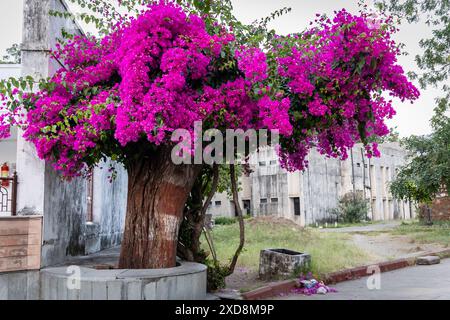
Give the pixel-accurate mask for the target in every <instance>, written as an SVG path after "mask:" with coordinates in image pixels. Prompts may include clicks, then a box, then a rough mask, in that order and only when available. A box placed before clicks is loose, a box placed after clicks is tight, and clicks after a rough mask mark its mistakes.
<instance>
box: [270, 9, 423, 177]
mask: <svg viewBox="0 0 450 320" xmlns="http://www.w3.org/2000/svg"><path fill="white" fill-rule="evenodd" d="M316 22H317V24H318V26H317V27H315V28H312V29H311V30H309V31H308V32H306V33H305V34H303V35H302V36H300V37H298V36H292V37H291V38H288V40H287V41H286V40H285V39H283V41H279V42H278V43H277V44H276V46H275V49H274V50H275V51H276V52H278V53H279V55H280V57H279V59H278V60H279V73H280V75H281V77H283V78H284V81H285V83H286V85H287V86H288V87H289V89H290V90H291V93H292V94H293V95H294V97H295V99H296V100H298V101H301V102H300V103H298V104H297V105H295V106H292V108H291V110H290V111H291V114H294V115H295V120H294V124H293V125H294V127H296V130H298V131H299V132H300V133H301V134H299V135H296V136H295V137H292V138H291V139H289V140H286V141H285V144H284V145H283V147H284V148H282V150H281V158H282V164H283V166H284V167H286V168H287V169H291V170H296V169H303V168H304V167H305V166H306V165H307V162H306V156H307V154H308V152H309V150H310V148H311V147H313V146H315V147H317V148H318V150H319V151H320V152H321V153H322V154H324V155H328V156H331V157H341V158H343V159H345V158H347V150H348V149H349V148H351V147H353V145H354V144H355V142H358V141H364V140H366V141H370V140H371V139H372V140H373V138H374V137H378V136H384V135H387V134H388V133H389V129H388V127H387V125H386V123H385V120H386V119H390V118H392V117H393V116H394V115H395V110H394V109H393V107H392V101H386V99H385V98H384V97H383V96H382V93H383V92H385V91H388V92H389V94H390V96H392V97H397V98H399V99H401V100H402V101H403V100H405V99H408V100H411V101H412V100H415V99H417V98H418V96H419V91H418V90H417V89H416V88H415V87H414V86H413V84H412V83H411V82H409V81H408V79H407V78H406V76H405V74H404V71H403V69H402V68H401V67H400V66H399V65H398V64H397V56H398V54H399V53H400V52H399V49H398V47H397V46H396V44H395V43H394V41H393V40H392V39H391V34H392V33H393V32H395V31H396V30H395V29H394V28H393V27H389V25H390V24H389V22H390V21H389V19H387V20H385V21H381V22H378V23H374V22H373V18H371V17H368V16H366V15H361V16H354V15H351V14H350V13H348V12H346V11H345V10H342V11H340V12H338V13H337V14H336V16H335V17H334V19H333V20H330V19H327V18H325V17H323V18H318V19H317V20H316ZM292 43H293V44H292ZM286 47H289V49H290V50H286ZM284 52H288V53H287V54H286V53H284ZM366 150H367V154H368V155H369V156H378V155H379V152H378V150H377V144H376V143H372V144H368V145H367V147H366Z"/></svg>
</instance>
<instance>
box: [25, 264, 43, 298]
mask: <svg viewBox="0 0 450 320" xmlns="http://www.w3.org/2000/svg"><path fill="white" fill-rule="evenodd" d="M39 291H40V273H39V271H28V272H27V300H39V298H40V292H39Z"/></svg>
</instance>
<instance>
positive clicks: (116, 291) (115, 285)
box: [106, 281, 122, 300]
mask: <svg viewBox="0 0 450 320" xmlns="http://www.w3.org/2000/svg"><path fill="white" fill-rule="evenodd" d="M106 285H107V295H108V300H122V281H108V282H107V284H106Z"/></svg>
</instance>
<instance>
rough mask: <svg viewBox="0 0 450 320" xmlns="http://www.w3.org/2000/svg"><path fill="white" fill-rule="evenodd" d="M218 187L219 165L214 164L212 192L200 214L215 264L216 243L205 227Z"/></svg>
mask: <svg viewBox="0 0 450 320" xmlns="http://www.w3.org/2000/svg"><path fill="white" fill-rule="evenodd" d="M218 185H219V166H218V165H217V163H214V164H213V181H212V185H211V191H210V193H209V195H208V197H207V198H206V201H205V202H204V203H203V207H202V210H201V212H200V214H201V218H200V219H201V224H202V227H203V231H204V232H205V238H206V242H208V246H209V249H210V250H211V254H212V256H213V259H214V264H216V263H217V254H216V249H215V247H214V242H213V239H212V236H211V233H210V232H209V230H208V229H207V228H206V227H205V216H206V210H207V209H208V206H209V203H210V202H211V199H212V198H213V197H214V195H215V194H216V191H217V186H218Z"/></svg>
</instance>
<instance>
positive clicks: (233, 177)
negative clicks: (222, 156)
mask: <svg viewBox="0 0 450 320" xmlns="http://www.w3.org/2000/svg"><path fill="white" fill-rule="evenodd" d="M230 178H231V192H232V193H233V201H234V205H235V208H236V213H237V217H238V221H239V246H238V248H237V249H236V252H235V254H234V256H233V259H232V260H231V263H230V267H229V274H232V273H233V272H234V269H235V267H236V263H237V260H238V258H239V255H240V254H241V252H242V249H243V248H244V244H245V226H244V216H243V215H242V210H241V205H240V204H239V195H238V188H237V183H236V169H235V166H234V164H230Z"/></svg>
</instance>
